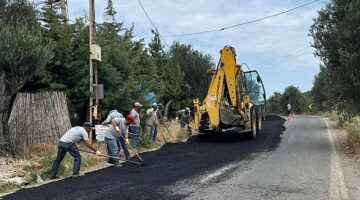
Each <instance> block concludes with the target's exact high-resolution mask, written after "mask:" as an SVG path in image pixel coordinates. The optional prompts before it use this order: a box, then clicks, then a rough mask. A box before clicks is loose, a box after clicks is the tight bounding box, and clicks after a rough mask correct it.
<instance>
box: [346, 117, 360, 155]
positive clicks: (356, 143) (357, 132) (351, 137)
mask: <svg viewBox="0 0 360 200" xmlns="http://www.w3.org/2000/svg"><path fill="white" fill-rule="evenodd" d="M345 129H346V132H347V140H348V143H350V144H351V145H352V147H353V148H354V150H355V153H356V155H357V156H360V116H357V117H354V118H352V119H351V121H349V122H346V123H345Z"/></svg>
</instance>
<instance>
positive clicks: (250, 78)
mask: <svg viewBox="0 0 360 200" xmlns="http://www.w3.org/2000/svg"><path fill="white" fill-rule="evenodd" d="M244 78H245V87H246V90H247V92H248V94H249V96H250V101H251V102H252V103H253V104H254V105H264V104H266V94H265V89H264V85H263V82H262V80H261V78H260V76H259V74H258V73H257V71H248V72H244Z"/></svg>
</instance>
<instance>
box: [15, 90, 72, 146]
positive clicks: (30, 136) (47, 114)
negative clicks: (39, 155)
mask: <svg viewBox="0 0 360 200" xmlns="http://www.w3.org/2000/svg"><path fill="white" fill-rule="evenodd" d="M8 123H9V126H10V138H11V141H12V143H13V144H14V145H15V148H16V149H19V148H23V147H26V146H29V145H34V144H39V143H56V142H57V141H58V140H59V138H60V136H61V135H62V134H64V133H65V132H66V131H67V130H68V129H69V128H70V127H71V124H70V118H69V112H68V109H67V101H66V95H65V94H64V93H62V92H44V93H37V94H30V93H18V94H17V96H16V99H15V102H14V105H13V108H12V110H11V114H10V119H9V122H8Z"/></svg>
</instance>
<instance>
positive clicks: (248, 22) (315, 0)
mask: <svg viewBox="0 0 360 200" xmlns="http://www.w3.org/2000/svg"><path fill="white" fill-rule="evenodd" d="M138 1H139V0H138ZM318 1H320V0H313V1H310V2H308V3H306V4H302V5H299V6H296V7H294V8H291V9H289V10H285V11H282V12H279V13H275V14H272V15H269V16H266V17H261V18H258V19H254V20H251V21H246V22H242V23H238V24H234V25H230V26H225V27H223V28H220V29H210V30H204V31H198V32H192V33H181V34H173V35H164V37H180V36H189V35H199V34H204V33H211V32H219V31H224V30H226V29H231V28H235V27H237V26H243V25H247V24H251V23H255V22H259V21H262V20H265V19H269V18H272V17H276V16H279V15H283V14H286V13H289V12H292V11H294V10H297V9H299V8H302V7H305V6H308V5H310V4H313V3H315V2H318ZM139 2H140V1H139Z"/></svg>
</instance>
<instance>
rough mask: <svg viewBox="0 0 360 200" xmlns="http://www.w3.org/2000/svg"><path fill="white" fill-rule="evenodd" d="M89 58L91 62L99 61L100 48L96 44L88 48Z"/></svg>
mask: <svg viewBox="0 0 360 200" xmlns="http://www.w3.org/2000/svg"><path fill="white" fill-rule="evenodd" d="M90 58H91V60H95V61H99V62H100V61H101V47H100V46H99V45H96V44H92V45H91V46H90Z"/></svg>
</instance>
